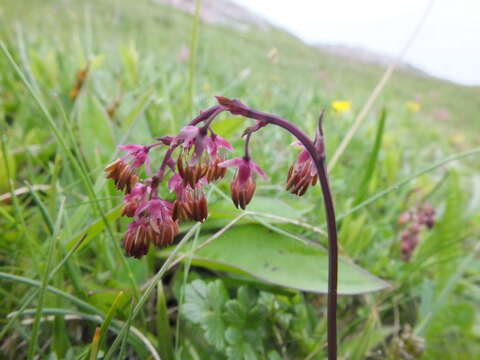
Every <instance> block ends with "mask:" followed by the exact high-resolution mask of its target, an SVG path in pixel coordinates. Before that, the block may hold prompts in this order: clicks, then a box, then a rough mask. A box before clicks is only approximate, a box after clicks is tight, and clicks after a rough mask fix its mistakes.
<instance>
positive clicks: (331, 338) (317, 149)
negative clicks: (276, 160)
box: [191, 97, 338, 360]
mask: <svg viewBox="0 0 480 360" xmlns="http://www.w3.org/2000/svg"><path fill="white" fill-rule="evenodd" d="M217 100H218V102H219V103H220V105H218V106H213V107H211V108H210V109H208V110H206V111H204V112H203V113H201V114H200V115H199V116H198V117H197V118H195V119H194V120H193V121H192V122H191V125H196V124H198V123H199V122H201V121H203V120H206V119H207V118H210V115H212V114H214V113H215V112H217V111H218V110H219V108H224V109H225V110H228V111H229V112H230V113H232V114H233V115H242V116H244V117H247V118H250V119H255V120H258V121H260V122H261V123H258V124H257V125H255V126H253V127H251V128H250V130H247V136H250V134H251V133H252V132H254V131H256V130H258V129H260V128H261V127H263V126H264V125H265V124H273V125H277V126H279V127H281V128H283V129H285V130H286V131H288V132H289V133H290V134H292V135H293V136H295V137H296V138H297V139H298V140H299V141H300V142H301V143H302V144H303V146H304V147H305V149H306V150H307V151H308V152H309V154H310V156H311V157H312V159H313V162H314V163H315V167H316V169H317V173H318V178H319V180H320V181H319V182H320V186H321V189H322V193H323V201H324V205H325V213H326V217H327V228H328V296H327V328H328V330H327V331H328V333H327V341H328V344H327V345H328V359H329V360H336V359H337V321H336V312H337V282H338V244H337V227H336V220H335V209H334V205H333V198H332V193H331V190H330V185H329V182H328V176H327V169H326V165H325V153H324V149H325V146H324V139H323V133H322V129H321V126H322V124H321V121H322V119H321V118H322V116H321V117H320V121H319V138H318V140H317V146H315V144H314V143H313V141H312V140H311V139H310V138H309V137H308V136H307V135H306V134H305V133H304V132H302V131H301V130H300V129H299V128H298V127H296V126H295V125H293V124H292V123H290V122H288V121H287V120H284V119H282V118H281V117H279V116H276V115H272V114H268V113H264V112H261V111H257V110H253V109H251V108H249V107H248V106H246V105H245V104H243V103H241V102H240V101H239V100H235V99H234V100H230V99H227V98H224V97H217ZM207 115H208V116H207ZM322 115H323V113H322ZM209 120H210V121H211V120H212V119H211V118H210V119H209Z"/></svg>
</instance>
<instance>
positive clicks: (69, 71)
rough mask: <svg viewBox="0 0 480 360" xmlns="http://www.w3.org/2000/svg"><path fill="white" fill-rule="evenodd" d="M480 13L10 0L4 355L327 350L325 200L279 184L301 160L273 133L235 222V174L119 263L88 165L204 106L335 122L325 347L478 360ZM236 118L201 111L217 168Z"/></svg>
mask: <svg viewBox="0 0 480 360" xmlns="http://www.w3.org/2000/svg"><path fill="white" fill-rule="evenodd" d="M479 12H480V3H479V2H478V1H474V0H460V1H456V2H452V1H447V0H437V1H413V0H408V1H403V2H395V1H379V0H365V1H363V2H357V1H353V0H352V1H348V0H341V1H316V2H314V1H303V0H297V1H295V2H286V1H266V0H265V1H251V0H235V1H228V0H216V1H214V0H202V1H200V0H196V1H195V0H137V1H135V2H132V1H127V0H96V1H93V0H85V1H74V0H23V1H18V0H2V2H1V3H0V41H1V52H0V135H1V149H0V150H1V152H0V296H1V298H2V308H1V309H0V358H6V359H23V358H28V359H40V358H41V359H43V358H46V359H47V358H48V359H86V358H87V359H109V358H123V359H127V358H128V359H150V358H152V359H159V358H161V359H182V360H183V359H192V360H193V359H245V360H246V359H249V360H250V359H268V360H276V359H324V358H325V350H326V319H325V311H326V297H325V293H326V286H327V281H326V279H327V268H326V262H327V256H326V251H325V249H326V247H327V246H328V243H327V238H326V236H325V215H324V210H323V203H322V201H321V196H322V195H321V191H320V189H319V188H318V187H311V188H310V189H309V190H308V192H307V193H306V194H305V195H304V196H302V197H297V196H294V195H292V194H289V193H288V192H286V191H285V179H286V177H287V173H288V169H289V167H290V165H291V164H292V163H294V161H295V160H296V158H297V156H298V149H296V148H295V147H292V146H289V145H290V144H291V143H292V141H293V139H292V137H291V136H290V135H288V134H286V133H284V132H282V131H279V129H277V128H271V127H265V128H264V129H262V132H261V133H259V134H258V137H257V136H254V137H253V138H252V143H251V151H252V157H253V160H254V161H255V162H256V163H258V164H259V165H260V166H261V167H262V168H263V169H264V170H265V171H266V172H267V173H268V180H260V179H257V180H258V181H257V189H256V195H255V198H254V200H253V201H252V203H251V204H249V206H248V208H247V212H243V211H240V210H237V209H235V208H234V207H233V204H232V203H231V200H230V198H229V197H230V187H229V181H230V180H231V178H232V176H233V173H229V174H228V175H227V179H226V180H224V181H221V182H218V183H217V184H213V185H210V186H209V188H208V191H207V195H208V199H209V218H208V219H207V220H206V221H205V223H203V224H193V223H183V224H182V226H181V234H180V235H179V236H178V238H177V239H176V246H178V247H175V246H173V247H170V248H167V249H153V248H152V249H151V251H150V252H149V254H148V255H147V256H145V257H144V258H142V259H141V260H137V259H132V258H127V257H125V254H124V251H123V249H122V239H123V237H124V234H125V231H126V229H127V226H128V221H127V220H126V219H125V218H124V217H121V216H120V215H121V206H122V205H121V204H122V201H123V197H122V196H121V194H119V192H118V191H116V190H115V189H114V187H113V184H111V183H110V182H108V181H106V179H105V177H104V171H103V169H104V168H105V166H106V165H108V164H109V163H111V162H112V161H114V160H115V159H117V158H118V157H119V156H121V154H120V152H119V151H118V149H117V146H118V145H120V144H131V143H136V144H149V143H151V142H153V141H155V140H154V139H155V138H156V137H159V136H163V135H175V134H177V133H178V131H179V130H180V129H181V128H182V127H183V126H184V125H185V124H186V123H188V122H189V121H190V120H191V119H192V118H193V117H194V116H196V115H197V114H198V113H199V111H201V110H202V109H206V108H208V107H210V106H212V105H214V104H215V103H216V101H215V98H214V96H215V95H223V96H227V97H231V98H238V99H241V100H242V101H243V102H245V103H246V104H248V105H249V106H251V107H253V108H256V109H258V110H261V111H265V112H269V113H274V114H277V115H279V116H282V117H284V118H285V119H288V120H290V121H292V122H293V123H295V124H297V125H298V126H299V127H300V128H301V129H302V130H304V131H305V132H306V133H308V134H309V135H311V136H312V137H313V136H314V134H315V129H316V127H317V120H318V116H319V114H320V111H321V110H322V109H324V110H325V111H326V113H325V114H326V115H325V120H324V128H325V136H326V146H327V149H326V152H327V161H328V170H329V176H330V182H331V187H332V192H333V195H334V199H335V206H336V212H337V216H338V231H339V246H340V257H341V264H340V275H339V293H340V295H341V296H340V298H339V310H338V314H337V318H338V328H339V358H341V359H372V360H373V359H432V360H433V359H440V358H441V359H476V358H479V356H480V345H479V344H480V308H479V304H480V267H479V261H478V260H479V256H480V255H479V254H480V246H479V238H480V173H479V161H478V158H479V155H480V148H479V146H480V120H479V119H478V114H479V110H480V86H479V85H480V72H479V71H478V64H480V45H479V42H478V40H477V37H478V36H477V35H478V34H479V33H480V21H478V19H479V17H478V14H479ZM249 124H251V123H250V122H249V121H248V120H245V119H242V118H240V117H236V116H231V115H226V114H222V115H221V116H220V118H219V120H218V122H216V123H215V125H214V129H215V131H216V132H217V133H218V134H220V135H221V136H223V137H225V138H227V139H228V140H229V141H230V142H231V143H232V145H233V146H234V147H235V151H234V152H233V153H232V154H231V155H230V156H231V157H233V156H241V155H242V149H243V141H242V139H241V134H242V131H243V130H244V129H245V127H247V126H249ZM162 154H163V152H162V151H159V152H158V153H155V154H152V164H153V166H155V165H157V166H158V163H159V161H160V160H161V155H162ZM160 195H161V196H162V197H163V198H165V199H167V200H172V194H170V193H169V192H168V189H167V188H166V186H162V187H161V190H160ZM240 215H241V216H243V217H242V218H241V220H240V218H239V216H240ZM231 221H234V223H233V226H231V227H228V229H227V228H226V226H227V225H228V224H229V223H230V222H231ZM228 226H230V225H228ZM219 231H221V232H222V235H221V236H218V238H217V235H215V234H218V232H219ZM186 234H187V235H186ZM184 236H187V237H184ZM189 236H190V237H189ZM212 236H213V237H214V241H212V242H210V241H211V239H212ZM182 239H185V240H184V241H182ZM204 241H209V243H208V245H206V246H204V247H203V248H202V249H198V248H197V246H198V245H201V244H202V243H203V242H204ZM174 249H177V251H179V253H180V254H182V255H183V256H184V257H183V261H179V263H178V264H177V265H176V266H173V267H170V266H169V264H170V263H169V261H168V260H167V259H168V258H169V256H170V255H171V254H172V253H173V252H174ZM173 254H174V255H171V256H176V255H175V253H173ZM150 285H151V286H150ZM136 304H140V305H136Z"/></svg>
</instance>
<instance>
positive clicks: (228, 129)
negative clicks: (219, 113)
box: [212, 116, 245, 138]
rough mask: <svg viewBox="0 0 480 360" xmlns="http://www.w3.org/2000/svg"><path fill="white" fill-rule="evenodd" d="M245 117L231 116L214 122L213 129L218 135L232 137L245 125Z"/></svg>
mask: <svg viewBox="0 0 480 360" xmlns="http://www.w3.org/2000/svg"><path fill="white" fill-rule="evenodd" d="M244 122H245V118H243V117H240V116H230V117H227V118H224V119H221V120H219V121H215V122H214V123H213V124H212V129H213V131H215V132H216V133H217V134H218V135H220V136H222V137H226V138H231V137H233V135H235V133H236V132H237V131H239V130H240V128H241V127H242V126H243V123H244Z"/></svg>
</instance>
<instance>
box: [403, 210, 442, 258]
mask: <svg viewBox="0 0 480 360" xmlns="http://www.w3.org/2000/svg"><path fill="white" fill-rule="evenodd" d="M397 222H398V224H399V225H403V226H405V229H404V230H403V231H402V234H401V235H400V241H401V245H400V250H401V252H402V260H403V261H409V260H410V258H411V256H412V254H413V252H414V251H415V248H416V247H417V245H418V242H419V234H420V231H421V230H422V227H426V228H427V229H432V228H433V226H434V224H435V209H434V208H433V207H432V205H430V204H429V203H428V202H425V203H424V204H423V205H417V206H415V207H414V208H412V209H411V210H409V211H406V212H404V213H403V214H401V215H400V216H399V218H398V221H397Z"/></svg>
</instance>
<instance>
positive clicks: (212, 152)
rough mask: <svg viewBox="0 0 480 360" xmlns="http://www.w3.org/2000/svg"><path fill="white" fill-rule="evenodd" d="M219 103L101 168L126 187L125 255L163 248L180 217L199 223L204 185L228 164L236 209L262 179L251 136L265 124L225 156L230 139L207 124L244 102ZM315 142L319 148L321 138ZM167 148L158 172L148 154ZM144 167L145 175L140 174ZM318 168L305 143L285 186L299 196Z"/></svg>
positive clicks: (245, 112) (242, 109) (204, 202)
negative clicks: (234, 154)
mask: <svg viewBox="0 0 480 360" xmlns="http://www.w3.org/2000/svg"><path fill="white" fill-rule="evenodd" d="M218 101H219V103H220V105H217V106H215V107H213V108H210V109H208V110H206V111H204V112H201V113H200V115H199V116H197V117H196V118H195V119H193V120H192V121H191V122H190V124H188V125H187V126H185V127H183V128H182V129H181V131H180V132H179V133H178V135H176V136H163V137H160V138H157V140H158V142H156V143H154V144H151V145H146V146H144V145H134V144H130V145H123V146H119V149H120V150H122V151H124V152H125V155H124V156H123V157H121V158H120V159H118V160H116V161H114V162H113V163H112V164H110V165H108V166H107V167H106V168H105V172H106V173H107V174H106V177H107V178H110V179H112V180H113V182H114V183H115V186H116V188H117V189H118V190H121V191H124V193H125V197H124V207H123V209H122V216H126V217H129V218H132V222H131V223H130V225H129V227H128V230H127V232H126V234H125V236H124V239H123V246H124V248H125V251H126V253H127V255H129V256H134V257H136V258H140V257H142V256H144V255H145V254H146V253H147V252H148V249H149V247H150V245H151V244H153V245H154V246H156V247H159V248H162V247H165V246H168V245H170V244H172V243H173V241H174V238H175V236H176V235H177V234H178V232H179V223H180V222H182V221H188V220H192V221H200V222H203V221H205V219H206V218H207V216H208V204H207V197H206V195H205V187H206V186H207V185H208V184H209V183H212V182H214V181H217V180H220V179H222V178H224V177H225V175H226V173H227V168H229V167H233V168H236V172H235V175H234V177H233V180H232V182H231V184H230V190H231V197H232V201H233V203H234V205H235V206H236V207H237V208H241V209H245V208H246V206H247V205H248V204H249V203H250V201H251V200H252V198H253V195H254V193H255V189H256V183H255V178H256V176H257V175H258V176H260V177H262V178H264V179H265V178H266V174H265V172H264V171H263V170H262V169H261V168H260V167H259V166H258V165H257V164H256V163H255V162H253V160H252V159H251V158H250V154H249V142H250V137H251V135H252V134H253V133H254V132H256V131H258V130H260V129H261V128H263V127H264V126H266V125H267V123H266V122H262V121H260V120H259V121H257V123H256V125H254V126H251V127H250V128H248V129H247V130H245V132H244V134H243V136H245V154H244V156H243V157H238V158H234V159H229V160H228V159H226V154H227V153H228V152H229V151H232V150H233V148H232V146H231V145H230V143H229V142H228V141H227V140H225V139H224V138H222V137H221V136H219V135H217V134H216V133H215V132H214V131H213V130H212V128H211V127H210V125H211V123H212V121H213V119H214V118H215V117H216V116H217V115H218V114H219V113H221V112H222V111H225V110H228V111H230V112H231V113H232V114H241V115H244V116H246V115H248V110H246V108H245V106H244V105H243V104H242V103H240V102H239V101H236V100H229V99H226V98H218ZM318 135H319V134H317V138H316V140H315V142H313V143H312V144H313V146H315V147H316V148H318V151H319V153H320V150H321V145H322V146H323V143H321V142H320V141H318V140H317V139H318ZM160 147H166V148H167V149H166V151H165V155H164V157H163V160H162V162H161V163H160V166H159V168H158V170H157V171H156V172H153V173H152V170H151V164H150V158H149V153H150V151H152V149H154V148H160ZM142 167H144V168H145V174H146V177H143V176H142V175H143V171H141V169H142ZM316 171H317V169H316V167H315V165H314V162H313V160H312V157H311V156H310V154H309V152H308V151H307V150H306V149H305V148H303V149H302V151H301V152H300V155H299V157H298V160H297V162H296V163H295V164H294V165H292V167H291V168H290V171H289V175H288V179H287V190H289V191H290V192H292V193H294V194H296V195H298V196H302V195H303V194H304V193H305V192H306V191H307V189H308V187H309V186H310V185H314V184H315V183H316V182H317V178H318V176H317V172H316ZM166 176H169V179H168V188H169V190H170V192H171V193H172V194H173V195H174V196H175V198H174V199H173V200H172V201H171V202H170V201H167V200H165V199H161V198H160V197H159V192H158V187H159V185H160V184H162V183H164V180H165V177H166Z"/></svg>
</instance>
